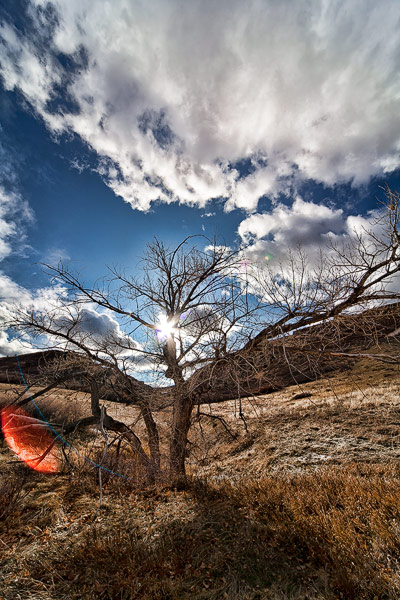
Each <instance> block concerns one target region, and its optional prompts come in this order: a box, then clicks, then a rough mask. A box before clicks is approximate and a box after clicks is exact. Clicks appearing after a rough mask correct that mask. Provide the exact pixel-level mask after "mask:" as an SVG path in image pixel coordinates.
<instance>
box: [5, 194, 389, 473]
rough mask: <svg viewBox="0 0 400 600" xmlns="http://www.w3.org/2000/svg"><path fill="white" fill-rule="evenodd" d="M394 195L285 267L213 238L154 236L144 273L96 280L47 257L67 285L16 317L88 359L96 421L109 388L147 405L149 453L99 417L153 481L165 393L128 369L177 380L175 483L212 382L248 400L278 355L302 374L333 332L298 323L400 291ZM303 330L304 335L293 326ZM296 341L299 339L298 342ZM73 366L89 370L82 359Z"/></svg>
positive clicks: (326, 318) (172, 440) (172, 392)
mask: <svg viewBox="0 0 400 600" xmlns="http://www.w3.org/2000/svg"><path fill="white" fill-rule="evenodd" d="M386 193H387V200H388V202H387V204H386V207H385V209H384V210H382V211H381V213H380V214H379V215H378V216H377V218H376V220H375V221H374V222H373V223H371V228H370V229H365V230H362V231H359V232H358V234H355V235H354V236H352V237H351V238H349V239H347V240H346V243H342V244H337V243H336V244H335V243H334V242H332V243H331V245H330V247H329V249H328V251H326V252H325V253H324V254H323V255H322V254H321V257H320V260H319V261H315V260H314V261H313V262H312V261H310V259H309V257H307V255H306V253H305V252H304V250H302V249H301V248H298V250H297V252H295V251H293V252H289V255H288V257H287V259H286V261H285V262H284V263H282V264H281V265H280V266H279V265H278V266H276V265H275V266H274V267H270V266H268V267H267V268H266V267H265V266H264V267H263V268H260V267H259V266H258V265H257V264H250V262H249V260H248V258H246V251H245V250H243V249H242V250H241V251H239V252H233V251H231V250H230V249H227V248H226V247H224V246H217V245H216V243H215V242H214V243H209V244H208V247H207V248H206V249H204V250H200V249H198V248H197V247H196V246H193V245H192V243H193V239H192V238H186V239H185V240H184V241H183V242H182V243H181V244H179V245H178V246H177V247H176V248H174V249H169V248H167V247H166V246H165V245H164V244H163V243H162V242H160V241H159V240H157V239H155V240H154V241H153V242H152V243H151V244H149V246H148V251H147V253H146V255H145V256H144V257H143V260H142V263H141V275H140V276H137V275H135V276H130V275H127V274H126V273H124V272H122V271H120V270H118V269H116V268H112V269H110V270H109V276H108V277H107V278H105V279H103V280H101V281H100V282H98V283H96V284H95V285H94V286H91V287H87V286H86V285H85V284H84V283H83V282H82V281H81V279H80V278H79V277H78V276H76V275H74V274H73V273H71V271H70V270H69V269H68V268H66V267H65V266H64V265H63V264H61V263H60V264H59V265H58V266H56V267H55V266H51V265H47V268H48V271H49V272H50V273H51V274H52V276H53V277H54V279H55V280H56V281H57V282H59V283H61V284H62V285H63V286H65V287H66V288H67V290H68V293H67V294H66V295H65V296H64V297H63V298H61V299H60V300H59V301H58V303H57V305H56V306H54V309H52V310H46V311H40V310H31V311H30V312H28V313H27V312H26V311H23V312H21V313H20V316H19V318H17V319H16V320H15V322H14V326H15V327H18V328H20V329H22V330H23V331H25V332H30V333H31V334H34V335H37V336H41V335H45V336H46V344H47V345H49V344H52V343H53V344H54V346H56V347H60V344H61V347H62V348H63V349H67V350H72V349H73V350H74V351H75V352H77V353H78V354H79V356H80V357H82V356H85V357H86V359H87V360H86V363H85V364H86V367H85V369H86V371H87V377H88V378H89V380H90V382H91V383H90V385H91V394H92V408H93V419H94V420H95V421H97V422H98V421H99V419H100V415H101V414H102V413H101V411H100V407H99V398H100V396H101V395H102V396H103V397H104V394H106V393H108V392H109V390H110V389H111V391H112V393H113V394H114V396H113V397H114V399H117V401H121V402H126V403H131V404H136V405H137V406H138V407H139V409H140V412H141V415H142V417H143V420H144V423H145V426H146V430H147V436H148V441H149V452H150V456H149V457H148V456H147V454H146V452H145V451H144V449H143V445H142V443H141V441H140V440H139V438H138V437H137V436H136V435H135V434H134V433H133V431H131V430H129V431H128V430H127V428H126V426H125V425H123V424H118V423H116V422H113V420H112V419H111V418H108V416H107V415H104V414H102V417H101V419H102V426H104V427H106V428H107V427H108V428H111V429H114V430H116V431H120V432H121V433H123V434H124V435H125V436H126V437H127V438H129V440H130V442H131V443H132V444H133V446H134V448H135V451H136V453H137V455H138V456H139V457H140V459H141V461H142V463H143V465H144V466H145V467H146V468H148V469H149V471H151V473H152V476H153V478H154V477H157V476H158V474H159V473H160V472H161V465H160V440H159V431H158V427H157V424H156V421H155V418H154V410H155V409H156V407H157V406H159V402H160V394H159V391H158V390H157V388H154V387H152V386H150V385H149V384H145V383H142V382H139V381H137V379H135V378H133V377H132V374H133V373H134V372H135V371H136V372H138V370H140V369H141V370H143V371H146V370H147V371H151V372H152V373H156V372H157V373H158V375H159V377H161V378H162V379H161V380H166V379H167V380H168V379H169V380H171V381H172V384H173V385H171V386H170V389H169V395H168V397H169V398H170V400H171V405H172V422H171V428H170V434H169V465H168V469H169V478H170V480H171V481H177V480H179V479H180V478H182V477H184V476H185V455H186V446H187V437H188V432H189V428H190V425H191V419H192V412H193V408H194V406H195V404H196V403H198V404H200V403H201V402H203V401H205V400H206V399H207V397H208V394H209V392H210V388H215V389H214V397H215V390H216V391H217V393H219V392H221V395H220V399H222V398H223V397H225V398H226V394H231V396H230V397H241V396H242V395H243V394H244V393H246V392H248V391H249V389H250V391H251V386H250V388H249V386H247V387H246V381H248V380H249V378H250V379H251V378H253V379H254V378H256V379H258V380H259V381H260V382H263V381H268V379H269V377H270V373H269V371H270V370H271V364H272V362H273V360H272V359H274V360H275V362H276V360H278V361H279V360H280V361H282V360H285V361H286V362H287V364H288V365H289V366H291V365H293V367H294V369H295V370H296V369H297V371H298V372H300V371H301V368H303V367H302V366H301V365H302V364H303V363H298V365H297V366H296V364H295V361H294V359H293V352H294V350H296V348H297V350H296V351H297V354H298V355H299V356H301V358H302V360H303V359H304V358H306V360H308V361H310V360H311V358H310V357H313V356H315V354H316V353H317V354H318V352H319V353H321V347H319V348H316V344H319V345H321V343H322V342H323V338H324V335H326V334H324V333H321V332H322V330H319V333H318V330H316V329H314V330H313V334H311V336H310V334H309V333H308V334H304V333H302V332H304V331H306V332H307V330H308V332H309V331H311V329H308V328H310V327H311V326H316V325H318V324H321V323H325V322H328V323H331V324H332V323H334V322H337V320H338V319H339V318H342V315H348V314H349V313H350V314H352V313H356V312H357V311H358V312H359V311H361V310H363V309H365V308H366V307H370V306H373V305H376V304H377V303H380V304H382V303H388V302H390V301H394V300H396V299H398V298H399V297H400V294H399V289H398V287H396V286H395V285H394V281H393V278H394V277H395V276H396V275H397V274H398V273H399V271H400V237H399V231H398V224H399V205H400V199H399V196H398V194H394V193H392V192H391V191H390V190H387V192H386ZM200 237H202V236H200ZM250 267H251V268H250ZM93 307H95V308H96V309H98V310H100V311H103V314H108V315H114V316H115V317H116V318H117V319H118V322H119V325H120V329H118V330H117V329H116V328H115V327H114V329H113V328H111V327H110V328H109V330H102V331H98V330H96V328H95V327H94V326H93V323H92V322H89V321H90V320H89V321H88V311H89V309H90V310H91V311H93ZM104 311H105V313H104ZM330 327H332V325H330ZM103 329H104V328H103ZM297 331H299V332H300V333H299V336H297V337H295V336H294V335H292V334H294V333H295V332H297ZM324 331H325V330H324ZM317 333H318V335H317ZM307 335H308V337H307ZM305 336H306V337H305ZM339 337H340V336H339ZM339 337H338V336H337V337H336V338H335V340H336V342H337V343H336V344H335V345H334V347H332V346H329V344H328V345H327V344H325V345H324V343H322V350H324V349H325V353H326V354H327V355H329V354H332V353H334V352H337V351H338V352H340V351H344V349H343V346H341V344H340V339H339ZM306 338H307V340H308V341H307V343H306V342H305V341H304V340H305V339H306ZM299 339H300V340H302V342H301V344H300V346H299V344H298V343H295V340H299ZM310 339H311V341H310ZM321 340H322V342H321ZM331 341H332V340H331V338H330V342H329V343H331ZM299 347H300V351H299ZM313 353H314V354H313ZM271 357H272V358H271ZM274 357H275V358H274ZM313 360H314V359H313ZM78 362H79V361H78ZM90 365H97V367H96V368H94V367H93V366H90ZM99 368H100V370H101V372H102V373H103V378H101V377H100V378H99ZM291 368H292V367H291ZM76 369H77V370H79V369H80V370H82V363H81V364H79V365H78V364H77V365H76ZM292 370H293V369H292ZM278 374H279V373H278ZM221 388H223V390H222V391H221ZM260 389H261V388H260ZM107 390H108V392H107Z"/></svg>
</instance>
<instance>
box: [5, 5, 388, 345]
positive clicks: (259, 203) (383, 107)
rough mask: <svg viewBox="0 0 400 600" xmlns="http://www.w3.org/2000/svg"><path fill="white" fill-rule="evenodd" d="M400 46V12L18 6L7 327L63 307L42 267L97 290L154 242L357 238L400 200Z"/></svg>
mask: <svg viewBox="0 0 400 600" xmlns="http://www.w3.org/2000/svg"><path fill="white" fill-rule="evenodd" d="M399 26H400V3H399V2H398V0H381V1H380V2H375V1H372V0H363V1H361V0H346V1H337V0H335V1H334V0H319V1H317V0H296V2H292V1H289V0H281V1H280V2H275V1H273V0H250V1H249V2H246V3H245V4H243V2H239V0H229V2H228V1H226V0H219V1H218V2H214V1H211V0H201V1H200V0H186V1H183V0H168V1H166V0H154V1H152V2H144V1H141V0H108V1H107V0H102V1H101V2H93V0H54V1H52V2H48V1H45V0H5V1H4V0H3V2H2V4H1V7H0V161H1V162H0V271H1V272H0V293H1V298H0V301H1V302H2V308H1V310H2V311H3V313H5V312H6V311H7V303H9V302H11V301H13V300H14V299H15V296H18V295H20V296H21V297H24V298H29V299H30V301H32V299H35V298H43V297H46V294H49V295H50V296H51V297H53V295H54V292H52V291H51V290H52V287H51V282H50V281H49V280H48V279H47V278H46V276H45V275H44V274H43V273H42V271H41V267H40V265H38V264H36V263H41V262H48V263H54V262H57V261H58V259H59V258H60V257H61V258H62V259H63V260H66V261H70V264H71V265H73V267H75V268H77V269H79V270H80V271H81V272H82V273H83V274H84V277H85V278H86V279H87V280H90V279H95V278H96V277H98V276H100V275H101V274H103V273H104V271H105V264H120V265H124V266H127V267H129V266H133V267H134V266H135V264H136V263H137V261H138V257H139V256H140V254H141V253H142V252H143V250H144V247H145V244H146V242H147V241H151V239H152V237H153V235H157V236H159V237H160V238H161V239H165V240H166V241H167V242H168V243H171V244H173V243H178V242H179V241H181V240H182V239H183V238H184V237H185V236H186V235H189V234H196V233H205V234H206V235H210V236H212V235H213V234H218V235H220V236H221V239H223V240H224V243H226V244H229V245H231V246H233V245H235V244H238V243H240V242H241V241H242V242H246V243H250V244H252V250H251V252H252V256H253V257H259V256H262V254H263V253H264V254H268V256H269V257H270V258H271V259H273V258H274V257H276V258H278V257H279V259H281V257H282V256H284V254H285V253H286V252H287V249H288V248H290V247H293V246H295V245H296V244H297V243H298V242H301V243H303V244H304V245H306V246H307V247H308V248H309V249H310V250H311V249H314V250H315V249H316V248H317V247H318V246H320V245H322V246H323V245H324V244H325V243H326V240H327V239H328V238H329V236H332V235H334V236H341V237H343V236H346V235H351V231H352V228H354V227H356V226H357V223H361V222H362V223H364V222H367V221H368V219H369V218H370V217H371V214H372V213H371V211H374V210H375V209H376V208H377V206H378V202H379V198H380V199H382V198H383V193H382V191H381V190H380V186H382V185H384V184H385V183H389V184H390V185H391V186H392V187H393V188H394V189H396V188H397V189H398V185H399V181H400V177H399V175H400V170H399V168H400V36H399V35H398V32H399ZM46 290H47V291H46ZM0 335H1V337H0V354H13V353H14V352H15V351H16V348H17V346H16V344H17V342H15V341H12V340H11V339H10V334H9V332H7V331H5V330H4V331H3V332H2V333H1V334H0Z"/></svg>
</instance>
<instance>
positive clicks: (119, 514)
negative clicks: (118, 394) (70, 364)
mask: <svg viewBox="0 0 400 600" xmlns="http://www.w3.org/2000/svg"><path fill="white" fill-rule="evenodd" d="M398 375H399V367H398V366H392V365H388V364H382V363H376V362H371V361H369V360H367V359H363V360H361V361H358V362H356V363H355V365H354V367H353V368H352V370H351V371H349V372H346V373H335V374H331V375H330V376H329V378H324V379H320V380H319V381H317V382H312V383H307V384H304V385H301V386H290V387H287V388H286V389H284V390H282V391H281V392H277V393H275V394H270V395H267V396H259V397H257V398H248V399H245V400H243V402H242V410H243V414H244V420H245V422H244V420H243V419H242V418H240V415H239V404H238V402H237V401H236V402H234V401H228V402H224V403H222V404H218V405H216V404H212V405H210V406H207V405H205V406H202V407H201V412H203V413H208V416H206V415H201V416H200V420H196V419H195V423H194V425H193V429H192V430H191V433H190V436H189V439H190V442H191V443H190V445H189V446H190V455H189V457H188V466H189V472H190V474H191V477H190V480H189V482H188V484H187V486H185V487H184V488H183V489H179V490H176V489H172V490H171V489H169V488H168V487H163V486H159V488H157V489H140V488H139V487H138V485H136V484H135V482H134V481H131V480H129V479H127V478H124V477H111V476H109V475H108V474H107V472H103V477H102V479H103V486H102V488H103V498H102V504H101V508H100V509H99V482H98V472H97V469H94V468H92V467H91V466H90V465H89V464H88V463H87V462H86V461H85V460H84V459H85V458H91V459H93V460H95V461H97V462H98V461H99V460H101V458H102V456H103V449H104V441H103V440H102V439H101V436H95V434H94V433H92V434H90V435H87V436H86V437H82V436H80V437H75V439H74V440H73V446H74V449H72V450H71V449H70V450H69V451H67V455H68V456H69V463H70V465H69V467H68V465H67V464H66V463H65V466H64V470H63V472H61V473H60V474H56V475H44V474H40V473H36V472H34V471H31V470H30V469H28V467H25V466H24V465H23V464H21V463H19V462H18V460H17V459H15V457H14V456H13V454H12V452H11V451H10V450H9V449H8V448H7V447H5V446H4V445H3V447H2V448H1V449H0V475H1V483H0V597H1V598H4V599H5V600H11V599H13V600H14V599H15V598H24V600H25V599H27V600H50V599H54V600H55V599H57V600H64V599H65V600H67V599H68V600H75V599H78V598H88V599H89V598H99V599H110V600H111V599H117V598H118V599H128V598H137V599H143V600H147V599H148V600H150V599H171V600H172V599H177V600H178V599H186V598H190V599H191V600H193V599H198V600H200V599H202V600H203V599H204V600H206V599H209V600H211V599H214V600H219V599H224V598H227V599H232V600H236V599H237V600H239V599H242V600H245V599H248V600H250V599H251V600H253V599H254V600H255V599H260V600H261V599H271V600H278V599H282V600H283V599H293V600H303V599H306V598H308V599H309V600H311V599H321V600H331V599H332V600H333V599H334V598H343V599H346V598H352V599H371V600H373V599H374V598H378V599H382V600H383V599H393V600H394V599H396V598H399V597H400V558H399V557H400V466H399V460H398V459H399V456H400V429H399V425H400V401H399V391H400V381H399V377H398ZM16 388H17V386H8V385H6V384H3V385H1V386H0V401H3V402H4V401H6V400H7V398H10V397H11V395H12V394H13V393H15V389H16ZM298 395H301V396H302V397H297V396H298ZM304 396H306V397H304ZM40 406H41V408H42V409H43V411H44V412H46V414H47V415H48V416H49V417H50V418H52V419H53V420H55V421H58V422H61V421H62V420H63V419H64V418H66V416H65V414H66V413H68V418H70V417H71V416H73V417H77V416H80V415H82V416H83V415H85V414H88V412H89V399H88V397H87V396H86V395H85V394H83V393H77V392H71V391H67V390H57V391H56V392H53V393H52V394H51V395H49V398H47V399H46V398H45V399H41V400H40ZM109 410H110V412H111V414H113V411H116V413H115V412H114V415H115V414H117V415H118V417H119V418H120V419H123V420H125V421H126V422H127V423H130V424H132V423H134V422H135V421H136V419H137V414H136V412H135V409H133V408H127V407H116V406H115V405H114V406H110V409H109ZM209 415H212V416H209ZM215 417H220V418H222V419H223V422H222V421H221V420H220V419H218V418H215ZM169 418H170V413H169V412H168V410H165V411H163V412H161V413H160V414H159V415H158V419H159V422H160V423H161V425H162V428H165V429H166V428H167V426H168V420H169ZM245 426H246V427H245ZM246 428H247V431H246ZM228 430H229V431H228ZM135 431H137V432H138V433H140V432H141V424H140V422H138V423H137V424H136V426H135ZM76 450H77V451H78V452H79V454H77V453H76V452H75V451H76ZM104 464H105V465H106V466H109V467H115V470H117V471H118V472H119V473H120V474H122V475H124V476H126V477H138V476H140V473H137V471H135V467H134V465H133V464H132V458H131V456H130V455H129V453H128V451H127V450H124V451H123V452H122V454H121V455H120V456H119V458H118V462H117V457H116V454H115V451H110V452H109V454H108V455H106V457H105V459H104Z"/></svg>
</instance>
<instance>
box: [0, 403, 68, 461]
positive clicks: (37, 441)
mask: <svg viewBox="0 0 400 600" xmlns="http://www.w3.org/2000/svg"><path fill="white" fill-rule="evenodd" d="M1 428H2V431H3V435H4V439H5V440H6V442H7V444H8V445H9V446H10V448H11V450H13V452H15V454H16V455H17V456H18V457H19V458H20V459H21V460H23V461H24V463H26V464H27V465H28V466H29V467H30V468H31V469H34V470H35V471H40V472H42V473H57V472H58V470H59V459H58V455H57V450H56V448H55V441H56V439H55V438H53V437H52V435H51V434H50V432H49V431H48V429H47V426H46V423H44V422H43V421H39V420H38V419H35V418H33V417H31V416H29V415H28V414H27V413H26V412H25V411H23V410H22V409H21V408H15V407H13V406H9V407H7V408H3V409H2V410H1Z"/></svg>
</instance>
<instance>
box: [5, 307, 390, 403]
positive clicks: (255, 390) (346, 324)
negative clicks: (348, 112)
mask: <svg viewBox="0 0 400 600" xmlns="http://www.w3.org/2000/svg"><path fill="white" fill-rule="evenodd" d="M397 330H399V332H400V303H394V304H389V305H385V306H383V307H380V308H374V309H371V310H368V311H364V312H363V313H361V314H354V315H342V316H341V317H340V318H338V319H336V320H332V321H329V322H327V323H322V324H319V325H314V326H312V327H308V328H305V329H302V330H300V331H298V332H296V333H295V334H293V335H292V336H287V337H286V338H285V341H284V345H283V344H282V340H280V339H275V340H273V341H267V342H263V344H262V345H261V346H259V347H258V348H257V350H252V351H251V352H247V353H243V352H241V351H239V352H236V353H235V354H232V355H228V356H227V357H223V358H221V359H220V360H218V361H216V362H215V363H213V365H212V367H210V366H208V365H207V366H205V367H202V368H200V369H199V370H198V371H197V372H195V373H194V375H193V376H192V377H191V378H190V380H189V382H190V386H191V388H192V389H194V390H195V392H196V394H197V396H198V398H199V401H200V402H201V403H204V402H219V401H222V400H228V399H230V398H234V397H237V395H238V390H239V393H240V395H241V396H242V397H243V396H245V395H251V394H255V395H257V394H265V393H271V392H274V391H277V390H280V389H283V388H285V387H287V386H288V385H292V384H293V383H305V382H307V381H312V380H315V379H318V378H319V377H320V376H321V375H323V374H324V373H328V372H330V371H332V370H337V369H343V368H347V367H348V366H349V365H350V364H351V362H352V358H351V356H338V355H336V353H338V352H339V351H341V352H345V353H348V354H351V353H357V352H362V351H368V349H370V348H371V347H373V346H375V345H376V344H377V343H385V345H386V346H387V345H388V344H396V343H397V342H396V338H395V337H394V336H393V334H394V333H396V331H397ZM397 339H398V336H397ZM68 356H76V354H75V353H73V352H62V351H60V350H43V351H38V352H33V353H29V354H21V355H19V356H18V361H19V364H20V367H21V371H22V373H23V375H24V378H25V380H26V381H27V382H28V384H33V383H34V382H35V380H37V379H38V378H39V376H40V375H41V373H42V372H43V369H45V368H46V367H48V365H49V364H51V363H52V362H53V361H59V360H60V359H63V358H67V357H68ZM98 368H99V369H101V370H102V371H103V369H104V368H103V367H98ZM103 372H104V371H103ZM132 381H133V382H135V385H136V386H143V387H146V386H145V384H142V383H141V382H139V381H138V380H136V379H135V378H133V377H132ZM0 383H9V384H22V383H23V381H22V378H21V372H20V370H19V367H18V362H17V360H16V357H15V356H8V357H4V358H0ZM238 386H239V387H238ZM60 387H63V388H67V389H75V390H79V391H82V392H87V391H89V389H88V384H87V382H86V381H85V380H84V378H75V379H74V380H69V381H66V382H63V383H62V385H60ZM148 389H149V390H152V389H151V388H150V387H149V386H148ZM170 389H171V387H165V388H161V389H158V391H160V392H164V397H165V396H166V395H168V391H169V390H170ZM157 395H158V394H157ZM105 397H106V399H108V400H110V401H116V400H117V398H116V397H115V394H113V391H112V390H110V391H108V392H107V393H106V396H105Z"/></svg>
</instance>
